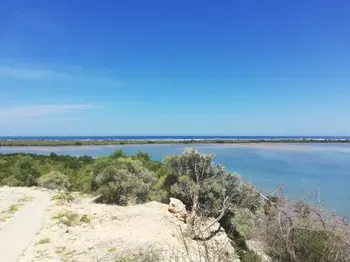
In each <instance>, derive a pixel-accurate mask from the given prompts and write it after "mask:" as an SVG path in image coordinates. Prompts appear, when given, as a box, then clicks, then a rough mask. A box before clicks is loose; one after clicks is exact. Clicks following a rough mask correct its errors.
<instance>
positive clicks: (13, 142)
mask: <svg viewBox="0 0 350 262" xmlns="http://www.w3.org/2000/svg"><path fill="white" fill-rule="evenodd" d="M335 142H337V143H350V139H348V138H344V139H342V138H327V139H315V138H270V139H267V138H264V139H260V138H257V139H183V140H181V139H179V140H171V139H169V140H147V139H145V140H141V139H140V140H125V139H122V140H121V139H98V140H94V139H86V140H53V139H31V140H24V139H18V140H17V139H8V140H5V139H1V138H0V146H91V145H143V144H232V143H238V144H242V143H335Z"/></svg>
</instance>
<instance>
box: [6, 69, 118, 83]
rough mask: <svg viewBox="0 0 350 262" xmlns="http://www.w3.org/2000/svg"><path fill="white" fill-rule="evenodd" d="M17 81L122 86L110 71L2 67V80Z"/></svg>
mask: <svg viewBox="0 0 350 262" xmlns="http://www.w3.org/2000/svg"><path fill="white" fill-rule="evenodd" d="M72 68H75V69H72ZM1 77H5V78H12V79H15V80H39V81H40V80H43V81H45V80H54V81H68V82H77V83H82V82H84V83H86V82H88V83H91V82H94V83H99V84H112V85H116V84H117V85H120V84H121V83H122V82H121V81H120V80H118V79H115V77H114V76H113V74H112V73H111V70H110V69H103V70H99V71H91V70H88V69H84V68H81V67H72V66H67V70H56V69H54V70H53V69H45V68H42V67H37V66H30V67H21V66H9V65H0V78H1Z"/></svg>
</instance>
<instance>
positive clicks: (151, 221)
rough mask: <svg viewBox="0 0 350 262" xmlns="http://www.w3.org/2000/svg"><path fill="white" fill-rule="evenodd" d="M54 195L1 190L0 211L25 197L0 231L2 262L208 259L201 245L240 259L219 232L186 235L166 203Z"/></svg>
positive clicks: (232, 259) (55, 193) (217, 253)
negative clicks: (120, 202)
mask: <svg viewBox="0 0 350 262" xmlns="http://www.w3.org/2000/svg"><path fill="white" fill-rule="evenodd" d="M55 195H56V196H57V195H59V196H60V198H62V196H63V194H61V193H57V192H50V191H42V190H39V189H29V188H0V212H2V211H3V212H6V210H8V207H9V206H11V205H12V204H14V203H18V202H19V201H20V200H21V199H23V196H26V197H27V202H25V203H23V205H22V206H21V207H19V209H18V210H17V211H16V212H15V213H14V214H13V215H12V216H11V217H10V218H9V219H7V221H5V222H3V224H2V229H0V254H1V255H0V256H1V257H0V261H1V262H15V261H20V262H32V261H33V262H44V261H45V262H47V261H50V262H51V261H52V262H54V261H56V262H59V261H62V262H66V261H75V262H89V261H94V262H96V261H104V262H107V261H108V262H109V261H118V259H121V258H130V257H133V258H136V260H133V261H137V259H139V258H144V257H145V256H147V257H149V256H151V257H157V258H159V259H158V261H176V262H180V261H190V260H191V261H206V260H205V259H204V258H203V256H204V255H205V252H204V248H205V247H206V248H208V249H209V250H212V255H211V256H213V257H218V256H229V257H230V261H239V260H237V255H236V253H235V251H234V249H233V247H232V246H231V245H230V243H229V240H228V238H227V236H226V234H225V232H224V231H223V230H221V231H220V232H219V233H218V234H217V235H216V236H215V237H214V238H212V239H211V240H210V241H206V242H202V241H194V240H191V239H189V238H186V237H184V236H183V234H182V232H184V231H185V230H186V224H185V223H184V222H182V221H180V220H179V219H178V218H176V217H175V216H174V215H173V214H171V213H170V212H169V211H168V205H164V204H161V203H158V202H149V203H146V204H143V205H135V206H128V207H121V206H112V205H103V204H95V203H93V199H92V198H89V197H86V196H85V197H82V196H80V195H79V194H73V195H74V200H73V201H71V202H68V201H66V200H64V199H59V200H53V199H52V196H55ZM28 196H31V197H32V199H31V200H28ZM215 229H216V228H215ZM227 250H228V251H227ZM189 257H190V258H191V259H189ZM119 261H125V260H119ZM212 261H218V258H216V259H214V260H212Z"/></svg>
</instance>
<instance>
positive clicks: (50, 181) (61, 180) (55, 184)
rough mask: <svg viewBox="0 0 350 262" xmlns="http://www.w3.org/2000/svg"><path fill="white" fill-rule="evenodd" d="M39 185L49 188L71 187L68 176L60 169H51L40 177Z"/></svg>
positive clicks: (62, 188) (65, 188) (63, 188)
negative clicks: (59, 170)
mask: <svg viewBox="0 0 350 262" xmlns="http://www.w3.org/2000/svg"><path fill="white" fill-rule="evenodd" d="M38 185H39V186H40V187H45V188H48V189H61V190H67V189H69V187H70V183H69V181H68V177H67V176H66V175H64V174H62V173H61V172H58V171H50V172H49V173H47V174H46V175H43V176H41V177H40V178H39V179H38Z"/></svg>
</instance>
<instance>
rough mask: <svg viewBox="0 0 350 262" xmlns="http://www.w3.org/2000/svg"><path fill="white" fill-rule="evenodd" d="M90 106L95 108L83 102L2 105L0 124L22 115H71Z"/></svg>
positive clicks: (22, 116)
mask: <svg viewBox="0 0 350 262" xmlns="http://www.w3.org/2000/svg"><path fill="white" fill-rule="evenodd" d="M92 108H96V106H94V105H85V104H68V105H66V104H63V105H62V104H61V105H60V104H55V105H51V104H35V105H25V106H18V107H3V108H0V124H3V123H6V122H9V121H11V120H14V119H18V118H24V117H43V116H57V115H71V114H76V113H79V112H81V111H83V110H87V109H92Z"/></svg>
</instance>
